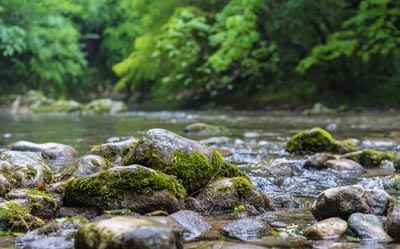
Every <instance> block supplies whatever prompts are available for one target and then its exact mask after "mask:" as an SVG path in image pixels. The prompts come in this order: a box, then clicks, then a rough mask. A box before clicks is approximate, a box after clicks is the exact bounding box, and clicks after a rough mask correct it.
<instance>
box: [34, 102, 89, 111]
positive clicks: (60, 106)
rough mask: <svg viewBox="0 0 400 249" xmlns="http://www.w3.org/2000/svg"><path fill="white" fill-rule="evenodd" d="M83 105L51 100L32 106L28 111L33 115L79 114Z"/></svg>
mask: <svg viewBox="0 0 400 249" xmlns="http://www.w3.org/2000/svg"><path fill="white" fill-rule="evenodd" d="M82 108H83V105H82V104H81V103H79V102H77V101H75V100H57V101H55V100H52V99H46V101H45V102H39V103H36V104H32V105H31V106H30V107H29V109H30V110H31V111H32V112H35V113H44V112H79V111H81V110H82Z"/></svg>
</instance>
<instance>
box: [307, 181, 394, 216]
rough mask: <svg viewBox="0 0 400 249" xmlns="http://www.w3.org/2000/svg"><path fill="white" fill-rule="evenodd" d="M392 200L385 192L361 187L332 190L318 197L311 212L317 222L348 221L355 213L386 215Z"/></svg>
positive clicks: (353, 186) (344, 187)
mask: <svg viewBox="0 0 400 249" xmlns="http://www.w3.org/2000/svg"><path fill="white" fill-rule="evenodd" d="M392 203H393V200H392V198H390V196H389V195H388V194H387V193H386V192H385V191H383V190H372V189H367V190H366V189H364V188H363V187H362V186H360V185H351V186H342V187H336V188H330V189H327V190H325V191H323V192H322V193H320V194H319V195H318V197H317V198H316V200H315V201H314V203H313V204H312V207H311V209H312V210H311V211H312V214H313V215H314V217H315V218H316V219H317V220H323V219H327V218H330V217H340V218H342V219H347V218H348V217H349V216H350V215H351V214H353V213H369V214H375V215H386V212H387V211H388V210H387V208H388V207H389V206H390V205H391V204H392Z"/></svg>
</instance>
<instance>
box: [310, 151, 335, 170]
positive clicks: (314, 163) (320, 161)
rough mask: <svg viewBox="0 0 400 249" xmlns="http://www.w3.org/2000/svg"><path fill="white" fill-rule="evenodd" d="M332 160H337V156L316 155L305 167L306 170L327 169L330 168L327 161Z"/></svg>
mask: <svg viewBox="0 0 400 249" xmlns="http://www.w3.org/2000/svg"><path fill="white" fill-rule="evenodd" d="M332 159H336V156H335V155H332V154H328V153H316V154H315V155H313V156H311V157H310V158H309V159H308V160H307V161H306V162H305V163H304V166H303V167H304V168H306V169H318V170H319V169H326V168H328V165H326V161H328V160H332Z"/></svg>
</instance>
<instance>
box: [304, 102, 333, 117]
mask: <svg viewBox="0 0 400 249" xmlns="http://www.w3.org/2000/svg"><path fill="white" fill-rule="evenodd" d="M334 113H335V110H333V109H332V108H329V107H327V106H325V105H323V104H321V103H315V104H314V105H313V107H312V109H311V110H305V111H304V114H307V115H310V114H311V115H321V114H334Z"/></svg>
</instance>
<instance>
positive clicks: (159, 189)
mask: <svg viewBox="0 0 400 249" xmlns="http://www.w3.org/2000/svg"><path fill="white" fill-rule="evenodd" d="M185 196H186V191H185V189H184V188H183V186H182V185H181V184H180V183H179V182H178V181H177V180H176V178H175V177H173V176H168V175H166V174H163V173H159V172H156V171H155V170H152V169H149V168H145V167H142V166H139V165H131V166H125V167H123V166H121V167H114V168H111V169H109V170H106V171H102V172H99V173H96V174H93V175H90V176H88V177H85V178H77V179H74V180H72V181H70V182H69V183H68V184H67V185H66V186H65V196H64V204H65V205H67V206H86V207H95V208H98V209H103V210H110V209H124V208H127V209H130V210H132V211H134V212H138V213H141V214H144V213H148V212H151V211H155V210H165V211H167V212H169V213H172V212H175V211H177V210H179V209H181V208H182V205H183V204H182V201H181V200H182V199H183V198H184V197H185Z"/></svg>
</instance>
